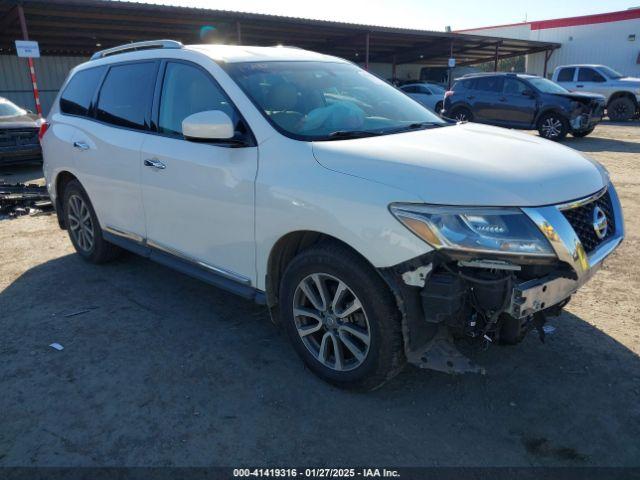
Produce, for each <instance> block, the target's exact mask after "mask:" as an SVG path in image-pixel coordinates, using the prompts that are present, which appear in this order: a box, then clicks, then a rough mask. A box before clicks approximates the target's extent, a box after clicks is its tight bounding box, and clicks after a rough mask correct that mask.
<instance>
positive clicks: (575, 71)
mask: <svg viewBox="0 0 640 480" xmlns="http://www.w3.org/2000/svg"><path fill="white" fill-rule="evenodd" d="M552 80H553V81H554V82H556V83H559V84H560V85H562V86H563V87H564V88H566V89H567V90H569V91H571V92H574V91H575V92H592V93H599V94H601V95H604V96H605V97H606V99H607V114H608V115H609V118H610V119H611V120H615V121H626V120H631V119H632V118H633V117H634V116H635V115H636V113H637V112H638V105H639V104H640V78H636V77H625V76H624V75H622V74H621V73H618V72H616V71H615V70H613V69H612V68H609V67H607V66H605V65H562V66H559V67H557V68H556V69H555V70H554V72H553V77H552Z"/></svg>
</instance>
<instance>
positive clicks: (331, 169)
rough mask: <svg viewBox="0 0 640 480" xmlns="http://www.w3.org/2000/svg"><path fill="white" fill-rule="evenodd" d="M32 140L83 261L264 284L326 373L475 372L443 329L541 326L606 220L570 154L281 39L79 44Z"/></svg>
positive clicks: (478, 335)
mask: <svg viewBox="0 0 640 480" xmlns="http://www.w3.org/2000/svg"><path fill="white" fill-rule="evenodd" d="M485 78H487V79H488V77H474V78H473V81H476V80H480V79H483V80H484V79H485ZM506 78H507V77H505V76H501V77H495V78H494V81H502V82H503V83H504V80H505V79H506ZM496 79H497V80H496ZM508 79H509V80H514V81H518V82H520V81H521V80H520V79H518V78H517V77H513V78H512V77H509V78H508ZM464 81H466V80H464ZM524 81H526V82H531V81H532V80H530V79H526V80H524ZM456 88H457V87H456ZM466 91H469V90H466ZM502 91H504V88H502ZM520 95H521V97H522V98H523V99H524V100H525V101H528V100H529V97H527V96H526V95H524V94H522V92H521V93H520ZM560 97H562V98H568V97H566V96H562V95H561V96H560ZM448 100H449V101H451V99H448ZM571 101H574V100H571ZM445 109H447V106H445ZM514 114H515V113H514ZM523 122H524V121H523ZM41 138H42V140H41V141H42V146H43V151H44V160H45V163H44V167H45V176H46V183H47V187H48V189H49V192H50V195H51V198H52V200H53V202H54V205H55V207H56V211H57V215H58V220H59V223H60V226H61V227H62V228H64V229H67V230H68V232H69V237H70V240H71V242H72V244H73V246H74V247H75V249H76V251H77V253H78V254H79V255H80V256H81V257H82V258H83V259H85V260H87V261H89V262H93V263H102V262H106V261H108V260H111V259H113V258H115V257H116V256H117V255H118V253H119V252H120V250H121V249H127V250H130V251H132V252H135V253H138V254H140V255H143V256H146V257H149V258H151V259H152V260H155V261H158V262H160V263H162V264H165V265H167V266H170V267H172V268H175V269H177V270H179V271H182V272H184V273H187V274H189V275H192V276H194V277H196V278H199V279H202V280H204V281H207V282H210V283H212V284H213V285H217V286H219V287H221V288H225V289H227V290H229V291H232V292H234V293H237V294H239V295H242V296H244V297H246V298H250V299H253V300H255V301H257V302H259V303H263V304H266V305H267V306H268V308H269V310H270V312H271V315H272V318H273V320H274V321H275V322H277V323H280V324H281V325H282V326H283V327H284V329H285V330H286V332H287V333H288V335H289V337H290V340H291V342H292V344H293V347H294V348H295V350H296V351H297V352H298V354H299V355H300V357H301V358H302V359H303V361H304V362H305V363H306V364H307V365H308V367H309V368H310V370H311V371H313V372H315V373H316V374H317V375H319V376H320V377H321V378H323V379H324V380H326V381H328V382H331V383H333V384H335V385H338V386H340V387H345V388H358V389H372V388H376V387H379V386H380V385H382V384H383V383H384V382H386V381H387V380H389V379H390V378H392V377H393V376H394V375H395V374H396V373H398V372H399V371H400V370H401V369H402V367H403V365H404V364H405V362H407V361H408V362H411V363H414V364H416V365H418V366H420V367H423V368H432V369H436V370H443V371H449V372H465V371H480V370H481V369H480V368H479V367H476V366H473V365H471V364H470V362H469V360H468V359H466V358H465V357H464V356H463V355H462V354H461V353H460V352H458V351H457V350H456V348H455V346H454V344H453V338H454V337H458V338H460V337H463V338H467V339H470V340H473V339H475V341H479V342H490V343H518V342H519V341H521V340H522V339H523V338H524V336H525V335H526V334H527V332H529V331H530V330H531V329H537V330H538V331H539V332H540V334H541V335H544V330H543V328H542V327H543V325H544V322H545V318H546V316H547V315H557V314H559V313H560V311H561V309H562V307H563V306H564V305H565V304H566V303H567V302H568V301H569V298H570V297H571V295H572V294H573V293H574V292H575V291H576V290H577V289H578V288H580V287H581V286H582V285H583V284H584V283H585V282H587V281H588V280H589V279H590V278H591V277H592V276H593V274H594V273H595V272H596V271H597V270H598V269H599V268H600V266H601V265H602V262H603V261H604V259H605V258H606V257H607V256H608V255H609V254H611V253H612V252H613V251H614V250H615V249H616V248H617V246H618V245H619V244H620V242H621V241H622V239H623V236H624V222H623V217H622V210H621V208H620V202H619V200H618V197H617V194H616V190H615V188H614V187H613V185H612V184H611V181H610V179H609V176H608V174H607V172H606V170H605V169H604V168H603V167H602V166H600V165H599V164H598V163H596V162H595V161H592V160H590V159H588V158H586V157H585V155H584V154H582V153H579V152H576V151H574V150H571V149H568V148H565V147H563V146H559V145H556V144H554V143H552V142H548V141H546V140H544V139H540V138H535V137H532V136H530V135H524V134H521V133H519V132H516V131H510V130H505V129H501V128H496V127H493V126H487V125H480V124H476V123H458V122H454V121H450V120H446V119H442V118H440V117H438V116H437V115H435V114H434V113H433V112H430V111H429V110H428V109H426V108H424V107H423V106H421V105H419V104H418V103H416V102H415V101H413V100H411V99H410V98H409V97H408V96H407V95H405V94H403V93H402V92H400V91H399V90H397V89H396V88H394V87H393V86H391V85H389V84H388V83H386V82H385V81H383V80H380V79H378V78H377V77H375V76H373V75H371V74H369V73H368V72H366V71H364V70H362V69H360V68H358V67H357V66H355V65H353V64H352V63H350V62H347V61H345V60H342V59H339V58H335V57H330V56H326V55H321V54H316V53H313V52H308V51H304V50H301V49H297V48H286V47H282V48H267V47H241V46H218V45H199V46H198V45H196V46H183V45H182V44H180V43H178V42H172V41H157V42H144V43H141V44H129V45H125V46H122V47H117V48H114V49H110V50H106V51H102V52H98V53H97V54H95V55H94V56H93V57H92V59H91V60H90V61H89V62H86V63H84V64H82V65H80V66H78V67H76V68H74V69H73V71H72V72H71V73H70V75H69V78H68V79H67V81H66V82H65V85H64V86H63V87H62V89H61V93H60V94H59V96H58V98H57V99H56V101H55V102H54V105H53V107H52V109H51V112H50V113H49V115H48V117H47V122H46V123H45V124H43V126H42V127H41ZM185 321H187V320H186V319H185Z"/></svg>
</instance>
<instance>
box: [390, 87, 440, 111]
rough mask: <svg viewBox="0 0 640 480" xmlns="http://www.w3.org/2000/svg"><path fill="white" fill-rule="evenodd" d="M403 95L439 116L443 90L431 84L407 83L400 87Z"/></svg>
mask: <svg viewBox="0 0 640 480" xmlns="http://www.w3.org/2000/svg"><path fill="white" fill-rule="evenodd" d="M400 90H402V91H403V92H404V93H406V94H407V95H409V96H410V97H411V98H413V99H414V100H415V101H416V102H418V103H421V104H422V105H424V106H425V107H427V108H428V109H429V110H432V111H434V112H435V113H437V114H438V115H440V110H442V105H443V102H444V92H445V89H444V88H442V87H441V86H439V85H434V84H432V83H408V84H406V85H402V86H401V87H400Z"/></svg>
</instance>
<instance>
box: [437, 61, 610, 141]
mask: <svg viewBox="0 0 640 480" xmlns="http://www.w3.org/2000/svg"><path fill="white" fill-rule="evenodd" d="M604 107H605V99H604V97H603V96H602V95H598V94H591V93H570V92H569V91H568V90H566V89H565V88H563V87H561V86H560V85H558V84H556V83H554V82H552V81H550V80H547V79H546V78H541V77H537V76H534V75H523V74H514V73H485V74H474V75H468V76H465V77H462V78H461V79H459V80H457V81H456V82H455V84H454V85H453V87H452V89H451V91H449V92H447V93H446V94H445V99H444V109H443V111H442V115H443V116H445V117H449V118H454V119H456V120H458V121H471V122H479V123H488V124H491V125H497V126H501V127H509V128H518V129H525V130H534V129H535V130H538V132H539V133H540V136H542V137H544V138H547V139H550V140H561V139H562V138H564V137H565V136H566V135H567V134H568V133H571V134H572V135H573V136H574V137H584V136H586V135H589V134H590V133H591V132H592V131H593V129H594V128H595V126H596V125H597V124H598V123H599V122H600V120H601V119H602V115H603V113H604Z"/></svg>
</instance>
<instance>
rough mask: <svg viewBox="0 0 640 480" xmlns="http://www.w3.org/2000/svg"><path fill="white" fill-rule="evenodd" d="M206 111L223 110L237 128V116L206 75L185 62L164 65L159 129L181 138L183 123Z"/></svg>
mask: <svg viewBox="0 0 640 480" xmlns="http://www.w3.org/2000/svg"><path fill="white" fill-rule="evenodd" d="M207 110H222V111H223V112H224V113H226V114H227V115H229V117H230V118H231V120H232V121H233V123H234V125H236V129H239V128H238V127H239V126H238V122H239V121H240V118H239V115H238V114H237V112H236V110H235V109H234V108H233V106H232V105H231V102H230V101H229V99H228V98H227V96H226V95H225V94H224V92H223V91H222V90H221V89H220V87H219V86H218V85H217V84H216V83H215V82H214V81H213V80H212V79H211V78H210V77H209V75H208V74H207V73H205V72H204V71H202V70H200V69H199V68H196V67H193V66H191V65H186V64H184V63H167V69H166V71H165V76H164V81H163V84H162V93H161V96H160V111H159V118H158V130H159V131H160V132H162V133H167V134H170V135H182V120H184V119H185V118H187V117H188V116H189V115H191V114H193V113H198V112H204V111H207Z"/></svg>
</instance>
